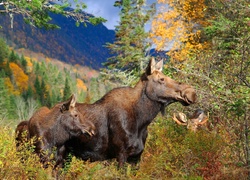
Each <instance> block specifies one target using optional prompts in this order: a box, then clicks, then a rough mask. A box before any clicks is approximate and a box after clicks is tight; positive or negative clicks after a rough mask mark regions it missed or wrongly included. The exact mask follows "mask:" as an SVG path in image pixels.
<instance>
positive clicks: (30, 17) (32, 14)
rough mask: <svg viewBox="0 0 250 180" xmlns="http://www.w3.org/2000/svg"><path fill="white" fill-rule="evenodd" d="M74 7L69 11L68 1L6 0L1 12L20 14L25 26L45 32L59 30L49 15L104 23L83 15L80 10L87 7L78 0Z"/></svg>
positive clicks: (102, 20) (101, 20)
mask: <svg viewBox="0 0 250 180" xmlns="http://www.w3.org/2000/svg"><path fill="white" fill-rule="evenodd" d="M75 6H76V9H74V10H72V9H69V7H70V3H69V1H63V3H62V4H55V3H50V2H48V1H44V0H32V1H27V0H21V1H10V0H7V1H6V2H5V3H4V5H3V10H1V12H2V13H5V14H21V15H23V17H24V21H25V22H26V23H27V24H30V25H32V26H36V27H38V28H45V29H46V30H48V29H56V28H59V26H57V25H56V24H52V23H51V20H52V19H51V17H50V13H56V14H62V15H65V16H68V17H72V18H73V19H74V20H75V21H76V22H78V23H83V24H85V23H93V24H95V25H96V24H99V23H101V22H105V21H106V20H105V19H103V18H101V17H97V18H95V17H90V16H89V15H88V14H85V13H83V12H82V10H83V9H85V8H86V7H87V6H86V4H84V3H81V2H78V0H75Z"/></svg>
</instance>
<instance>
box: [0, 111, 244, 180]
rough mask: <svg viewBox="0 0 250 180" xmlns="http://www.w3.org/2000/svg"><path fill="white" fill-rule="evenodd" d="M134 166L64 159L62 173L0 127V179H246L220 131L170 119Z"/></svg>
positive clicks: (152, 133) (159, 124)
mask: <svg viewBox="0 0 250 180" xmlns="http://www.w3.org/2000/svg"><path fill="white" fill-rule="evenodd" d="M148 130H149V136H148V139H147V143H146V147H145V151H144V153H143V155H142V159H141V162H140V164H139V167H133V166H131V165H129V164H126V166H125V167H124V168H122V169H118V168H117V162H116V161H115V160H108V161H103V162H88V161H87V162H84V161H82V160H80V159H77V158H75V157H74V156H69V157H68V160H67V162H66V164H65V167H64V168H63V169H59V170H57V171H53V168H52V167H53V162H51V165H50V166H49V167H48V168H46V169H44V168H43V167H42V165H41V164H40V162H39V158H38V157H37V155H36V154H35V153H34V148H33V147H32V146H30V144H24V145H23V146H22V147H21V150H20V149H19V151H17V150H16V147H15V132H14V129H13V128H11V127H8V126H1V127H0V179H15V180H16V179H39V180H40V179H84V180H85V179H90V180H91V179H197V180H198V179H247V174H246V173H247V172H246V171H245V169H244V168H242V167H240V166H237V164H235V163H233V161H234V159H233V158H234V152H233V151H232V148H230V146H229V145H228V138H230V137H228V136H227V134H226V133H225V132H223V131H222V130H221V131H220V132H208V131H199V132H198V133H196V134H194V133H192V132H189V131H188V130H187V129H186V128H185V127H184V126H178V125H176V124H175V123H174V122H173V121H171V120H170V118H166V117H161V116H160V117H158V118H157V119H156V120H155V121H154V122H153V123H152V124H151V125H150V126H149V129H148Z"/></svg>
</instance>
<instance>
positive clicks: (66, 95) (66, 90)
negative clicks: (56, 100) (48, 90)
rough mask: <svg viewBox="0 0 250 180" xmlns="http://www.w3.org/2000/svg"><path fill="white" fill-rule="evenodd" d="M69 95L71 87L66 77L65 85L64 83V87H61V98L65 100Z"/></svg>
mask: <svg viewBox="0 0 250 180" xmlns="http://www.w3.org/2000/svg"><path fill="white" fill-rule="evenodd" d="M70 95H71V88H70V85H69V80H68V78H66V80H65V85H64V89H63V100H64V101H65V100H67V99H68V98H69V97H70Z"/></svg>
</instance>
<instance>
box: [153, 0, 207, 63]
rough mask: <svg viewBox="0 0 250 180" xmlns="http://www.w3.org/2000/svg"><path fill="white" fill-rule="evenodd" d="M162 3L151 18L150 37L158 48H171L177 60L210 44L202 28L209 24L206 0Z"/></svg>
mask: <svg viewBox="0 0 250 180" xmlns="http://www.w3.org/2000/svg"><path fill="white" fill-rule="evenodd" d="M158 3H159V4H161V6H160V8H159V11H158V14H157V15H156V16H155V18H154V19H153V22H152V32H151V34H150V37H151V39H152V41H153V42H154V44H155V45H156V49H157V50H165V49H170V51H169V53H168V55H170V56H171V57H172V59H171V60H172V61H173V62H175V63H178V62H182V61H185V60H186V59H187V58H188V57H189V56H190V55H193V54H195V53H197V52H198V51H199V50H201V49H204V48H206V47H207V42H205V41H203V40H202V34H201V28H202V27H204V26H207V25H208V21H207V19H206V5H205V1H204V0H186V1H178V0H158Z"/></svg>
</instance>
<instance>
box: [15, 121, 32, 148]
mask: <svg viewBox="0 0 250 180" xmlns="http://www.w3.org/2000/svg"><path fill="white" fill-rule="evenodd" d="M28 123H29V121H21V122H20V123H19V124H18V125H17V128H16V131H15V134H16V147H17V148H18V147H19V146H20V145H21V144H22V143H24V142H27V140H28V139H29V131H28Z"/></svg>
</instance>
